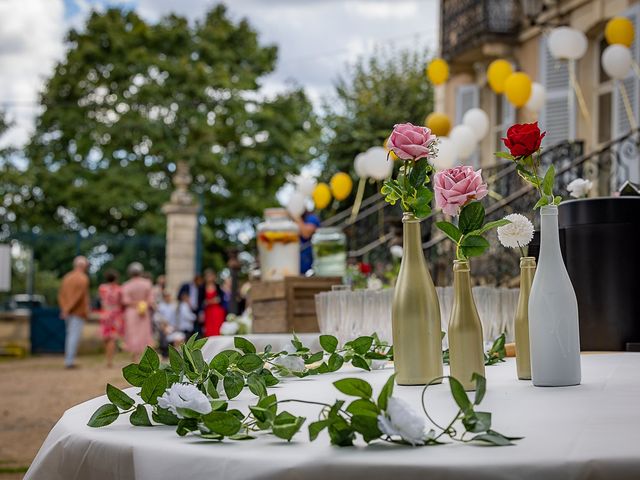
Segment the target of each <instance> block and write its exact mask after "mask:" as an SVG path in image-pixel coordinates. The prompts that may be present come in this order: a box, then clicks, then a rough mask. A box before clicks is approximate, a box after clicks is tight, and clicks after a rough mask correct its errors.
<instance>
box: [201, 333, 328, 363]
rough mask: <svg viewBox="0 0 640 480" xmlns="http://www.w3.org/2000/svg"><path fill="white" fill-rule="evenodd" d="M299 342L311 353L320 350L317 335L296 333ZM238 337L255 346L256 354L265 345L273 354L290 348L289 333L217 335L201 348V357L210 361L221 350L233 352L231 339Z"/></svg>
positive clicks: (291, 336) (290, 335)
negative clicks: (269, 346)
mask: <svg viewBox="0 0 640 480" xmlns="http://www.w3.org/2000/svg"><path fill="white" fill-rule="evenodd" d="M296 335H297V336H298V338H299V339H300V341H301V342H302V343H303V344H304V345H305V346H307V347H309V348H310V349H311V351H312V352H318V351H320V350H322V348H320V342H319V341H318V338H319V336H320V334H319V333H298V334H296ZM235 336H240V337H242V338H246V339H247V340H249V341H250V342H251V343H253V344H254V345H255V346H256V349H257V350H258V352H264V349H265V347H266V346H267V345H271V350H272V351H273V352H281V351H282V350H284V349H285V348H286V347H287V346H289V347H292V345H291V339H292V338H293V335H292V334H291V333H256V334H253V335H219V336H216V337H209V338H208V339H207V343H206V345H205V346H204V347H203V348H202V355H203V356H204V358H205V360H211V359H212V358H213V357H214V356H215V355H216V354H217V353H220V352H222V351H223V350H234V348H235V347H234V346H233V338H234V337H235Z"/></svg>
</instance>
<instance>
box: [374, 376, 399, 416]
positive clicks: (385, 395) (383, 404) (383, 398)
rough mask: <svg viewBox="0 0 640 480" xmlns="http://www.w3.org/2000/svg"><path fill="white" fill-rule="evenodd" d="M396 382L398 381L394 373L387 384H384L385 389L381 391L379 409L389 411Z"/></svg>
mask: <svg viewBox="0 0 640 480" xmlns="http://www.w3.org/2000/svg"><path fill="white" fill-rule="evenodd" d="M395 380H396V374H395V373H394V374H393V375H391V376H390V377H389V379H388V380H387V382H386V383H385V384H384V387H382V390H380V394H379V395H378V407H380V410H386V409H387V404H388V402H389V397H391V395H393V386H394V385H395Z"/></svg>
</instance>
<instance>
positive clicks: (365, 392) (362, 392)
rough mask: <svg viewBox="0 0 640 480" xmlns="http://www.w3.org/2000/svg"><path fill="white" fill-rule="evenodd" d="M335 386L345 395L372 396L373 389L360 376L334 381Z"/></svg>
mask: <svg viewBox="0 0 640 480" xmlns="http://www.w3.org/2000/svg"><path fill="white" fill-rule="evenodd" d="M333 385H334V387H336V388H337V389H338V390H340V391H341V392H342V393H344V394H345V395H350V396H352V397H360V398H371V395H372V394H373V389H372V388H371V385H369V384H368V383H367V382H365V381H364V380H361V379H359V378H343V379H341V380H337V381H335V382H333Z"/></svg>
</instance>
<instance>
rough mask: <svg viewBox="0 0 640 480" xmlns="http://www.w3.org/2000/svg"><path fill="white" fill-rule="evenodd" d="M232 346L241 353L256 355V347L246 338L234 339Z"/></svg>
mask: <svg viewBox="0 0 640 480" xmlns="http://www.w3.org/2000/svg"><path fill="white" fill-rule="evenodd" d="M233 345H234V346H235V347H236V348H237V349H238V350H240V351H242V352H243V353H256V346H255V345H254V344H253V343H251V342H250V341H249V340H247V339H246V338H242V337H235V338H234V339H233Z"/></svg>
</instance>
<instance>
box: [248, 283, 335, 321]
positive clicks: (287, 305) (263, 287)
mask: <svg viewBox="0 0 640 480" xmlns="http://www.w3.org/2000/svg"><path fill="white" fill-rule="evenodd" d="M340 284H342V279H341V278H340V277H286V278H285V279H284V280H280V281H275V282H252V284H251V293H250V295H251V306H252V309H253V326H252V329H251V330H252V333H289V332H292V331H296V332H298V333H311V332H318V331H319V328H318V318H317V316H316V303H315V296H316V294H317V293H320V292H326V291H327V290H331V287H332V286H333V285H340Z"/></svg>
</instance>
